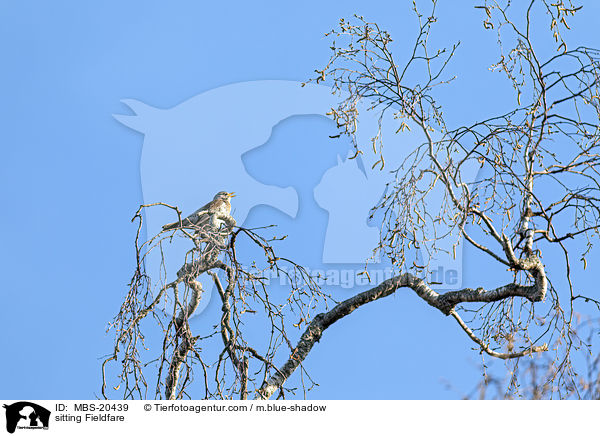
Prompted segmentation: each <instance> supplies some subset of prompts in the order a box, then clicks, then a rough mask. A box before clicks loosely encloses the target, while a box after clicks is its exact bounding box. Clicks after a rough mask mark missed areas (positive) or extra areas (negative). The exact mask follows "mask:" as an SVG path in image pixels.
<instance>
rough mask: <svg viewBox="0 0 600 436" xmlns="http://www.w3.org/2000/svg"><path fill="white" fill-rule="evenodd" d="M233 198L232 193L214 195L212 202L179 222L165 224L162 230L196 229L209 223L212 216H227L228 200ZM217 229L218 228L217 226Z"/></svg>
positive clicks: (228, 210)
mask: <svg viewBox="0 0 600 436" xmlns="http://www.w3.org/2000/svg"><path fill="white" fill-rule="evenodd" d="M231 197H235V193H234V192H226V191H221V192H218V193H217V195H215V198H213V200H212V201H210V202H208V203H206V204H205V205H204V206H202V207H201V208H200V209H198V210H197V211H196V212H194V213H193V214H191V215H190V216H188V217H187V218H185V219H183V220H181V224H180V223H179V222H174V223H170V224H165V225H164V226H163V230H171V229H177V228H184V227H187V228H195V229H198V228H200V227H202V226H204V225H206V224H208V223H209V222H210V221H211V217H212V216H213V215H214V214H223V215H229V212H230V211H231V203H230V202H229V199H230V198H231ZM217 227H218V226H217Z"/></svg>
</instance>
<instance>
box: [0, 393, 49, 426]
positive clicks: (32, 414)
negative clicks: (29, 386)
mask: <svg viewBox="0 0 600 436" xmlns="http://www.w3.org/2000/svg"><path fill="white" fill-rule="evenodd" d="M3 407H4V408H5V409H6V411H5V413H6V431H8V432H9V433H14V432H15V429H19V430H21V429H26V430H38V429H44V430H47V429H48V424H49V423H50V411H49V410H48V409H46V408H44V407H42V406H40V405H37V404H35V403H31V402H29V401H19V402H17V403H13V404H10V405H7V404H4V406H3Z"/></svg>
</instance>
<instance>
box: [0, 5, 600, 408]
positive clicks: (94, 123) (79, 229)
mask: <svg viewBox="0 0 600 436" xmlns="http://www.w3.org/2000/svg"><path fill="white" fill-rule="evenodd" d="M441 3H442V4H441V5H440V8H439V11H438V14H437V15H438V17H439V24H438V25H437V26H436V27H434V32H435V33H434V36H433V38H432V44H433V45H434V46H435V44H437V43H440V42H441V43H447V41H454V40H461V42H462V45H461V47H460V49H459V51H458V53H457V55H456V58H455V60H454V61H453V63H452V64H451V65H450V67H449V68H450V70H449V71H452V72H455V73H456V75H457V76H458V79H457V81H456V82H455V84H454V85H452V87H451V88H448V89H447V90H446V91H444V93H443V95H442V98H443V99H445V100H444V102H446V103H447V104H448V105H449V109H446V115H447V116H448V118H449V121H450V123H459V122H460V123H464V124H466V123H469V122H472V121H474V120H475V119H477V118H479V117H481V116H482V114H486V115H487V114H494V113H496V112H497V111H500V110H503V109H504V108H505V107H506V106H507V105H509V104H512V103H513V100H512V97H509V95H508V93H507V92H506V88H503V87H502V86H496V83H497V82H496V81H497V77H498V76H497V75H492V73H489V72H487V67H488V66H489V65H490V64H491V63H492V62H494V61H495V60H496V59H497V53H498V52H497V50H496V46H495V40H494V35H493V34H492V33H485V32H484V30H483V26H482V24H481V11H477V10H475V9H473V6H474V5H475V4H478V3H473V2H452V1H443V0H442V1H441ZM459 4H460V5H459ZM410 5H411V1H408V0H403V1H382V2H372V3H369V2H365V1H345V2H323V1H314V0H308V1H304V2H236V3H229V2H197V1H192V0H187V1H176V2H156V1H141V0H136V1H129V2H123V1H113V0H110V1H103V2H94V3H92V2H76V1H70V2H69V1H51V2H49V1H19V2H16V1H12V2H9V1H5V0H4V1H1V2H0V20H1V22H0V53H1V56H2V69H1V70H0V96H1V100H0V111H1V114H0V126H1V128H0V144H1V145H0V147H1V151H2V156H1V159H0V193H1V199H2V214H0V223H1V228H2V229H3V231H2V234H1V237H0V271H1V276H2V284H1V286H0V292H1V295H2V305H1V306H0V322H1V323H2V327H3V330H4V332H3V334H2V335H0V344H1V346H2V349H3V350H4V358H3V359H2V363H0V368H1V371H0V397H2V398H38V399H51V398H54V399H89V398H95V396H96V395H99V386H100V363H101V356H103V355H104V354H106V353H108V352H109V351H110V350H111V345H112V335H105V328H106V324H107V322H109V321H110V320H111V319H112V317H113V316H114V315H115V313H116V312H117V311H118V308H119V305H120V303H121V300H122V298H123V296H124V295H125V292H126V290H127V286H126V285H127V283H128V282H129V279H130V277H131V274H132V271H133V267H134V255H133V252H132V243H133V239H134V236H135V226H134V224H132V223H130V219H131V217H132V216H133V213H134V212H135V210H136V209H137V207H138V205H139V204H140V203H141V202H142V200H143V197H142V188H141V183H140V155H141V149H142V143H143V136H142V135H141V134H139V133H137V132H134V131H133V130H131V129H128V128H127V127H125V126H123V125H121V124H119V123H118V122H117V121H116V120H115V119H114V118H113V117H112V114H115V113H127V109H126V108H124V106H123V105H122V103H120V100H121V99H124V98H133V99H138V100H140V101H143V102H145V103H147V104H150V105H152V106H154V107H159V108H170V107H173V106H175V105H177V104H179V103H181V102H183V101H185V100H188V99H190V98H191V97H194V96H196V95H198V94H200V93H202V92H205V91H208V90H211V89H213V88H217V87H220V86H223V85H228V84H232V83H236V82H242V81H250V80H264V79H284V80H298V81H303V80H306V79H307V78H309V77H311V75H312V74H313V70H314V69H315V68H320V67H322V66H323V65H324V63H325V62H326V60H327V58H328V55H329V44H328V41H327V40H326V39H324V38H323V34H324V32H326V31H328V30H329V29H330V28H332V27H333V26H335V25H336V23H337V21H338V19H339V18H340V17H349V16H351V15H352V14H353V13H358V14H361V15H363V16H364V17H365V18H366V19H368V20H370V21H376V22H378V23H379V24H380V25H381V26H382V27H383V28H386V29H388V30H389V31H390V33H391V34H392V36H393V37H394V39H395V42H396V44H399V45H401V44H402V41H403V40H407V41H409V42H412V37H413V35H414V31H415V22H414V16H413V14H412V13H411V11H410ZM453 8H454V9H453ZM599 14H600V5H599V4H597V3H595V2H591V1H588V2H586V4H585V7H584V11H583V13H581V14H579V16H578V17H577V18H576V19H574V20H573V21H572V23H573V24H572V27H573V28H574V29H575V30H574V31H573V35H572V37H573V38H574V39H575V40H576V41H578V42H581V43H585V44H586V45H589V46H595V47H600V34H599V33H598V28H597V17H598V16H599ZM331 130H332V126H331V124H330V123H328V122H327V121H326V120H324V119H321V118H319V117H307V118H304V119H298V118H296V119H290V120H288V121H286V122H285V123H282V124H281V125H280V126H279V130H278V131H275V132H274V135H273V137H272V138H271V141H270V142H269V143H268V144H267V145H266V147H272V148H273V150H279V151H280V152H281V147H291V146H298V147H300V146H302V145H303V144H311V145H310V146H311V147H315V148H313V149H312V150H314V151H315V152H316V151H319V147H325V146H326V145H327V144H331V143H330V142H328V141H327V138H326V137H327V135H328V134H331V133H332V132H331ZM278 135H280V136H278ZM286 138H287V139H286ZM289 138H294V140H293V141H291V140H290V139H289ZM319 141H321V142H319ZM335 153H336V150H334V151H333V153H328V152H323V153H322V154H323V161H322V162H324V165H325V168H327V167H330V166H333V165H335ZM316 156H317V157H318V156H319V154H317V155H316ZM298 158H299V159H300V158H301V156H300V157H298ZM259 160H260V159H258V161H259ZM258 161H257V160H256V159H254V158H253V157H252V156H251V155H249V156H248V157H247V159H246V160H245V164H246V165H247V168H248V172H249V173H250V174H251V175H253V176H255V177H256V178H257V179H260V178H261V177H263V178H264V180H261V181H264V182H265V183H267V182H272V183H275V182H276V180H275V179H277V177H281V175H279V176H276V175H272V177H273V180H272V181H271V180H269V177H270V175H269V174H266V175H265V174H264V172H263V173H260V174H259V173H258V172H257V171H256V168H254V169H253V165H258V163H257V162H258ZM253 162H254V163H253ZM315 171H317V170H315ZM321 172H322V170H321ZM317 173H318V171H317V172H309V173H307V177H304V178H303V177H299V176H298V175H297V174H296V176H294V174H293V173H290V174H289V178H288V179H287V182H288V183H287V184H288V185H289V186H293V187H294V188H295V189H296V191H297V192H298V194H299V197H300V212H299V215H298V217H297V218H296V220H295V221H294V220H292V219H291V218H289V217H285V216H283V215H282V214H280V213H278V212H276V211H273V210H269V209H268V208H265V207H262V208H257V209H256V210H254V211H253V212H252V214H251V215H250V218H249V220H250V222H252V223H253V224H259V223H263V224H264V221H267V220H274V219H277V220H280V222H281V224H282V226H283V227H284V228H285V229H287V230H290V231H294V229H295V230H297V231H298V232H307V233H306V235H307V237H306V239H305V240H304V242H305V243H299V242H291V243H290V244H291V245H290V247H291V248H295V250H296V252H297V256H296V257H297V258H300V259H302V258H312V257H311V256H312V255H313V254H314V253H312V251H311V250H316V251H318V248H315V246H317V247H318V244H319V243H321V241H320V238H323V228H322V221H323V219H326V218H324V217H325V215H324V213H325V212H324V211H323V210H322V209H320V208H319V206H318V205H317V204H316V203H315V201H314V199H313V198H312V197H311V191H312V187H314V185H315V183H316V182H317V181H318V178H317V180H315V174H317ZM278 180H280V179H278ZM231 189H232V190H235V187H232V188H231ZM213 194H214V193H213V192H210V193H205V194H204V195H202V196H201V198H203V199H206V200H208V199H210V198H211V197H212V195H213ZM199 205H200V204H199ZM311 220H312V221H311ZM319 220H321V221H319ZM319 223H321V224H319ZM286 226H287V227H286ZM315 226H317V227H315ZM319 226H321V227H319ZM315 228H316V229H318V231H316V232H315V233H310V234H309V233H308V232H310V231H312V230H310V229H315ZM309 236H310V237H309ZM306 241H310V242H311V243H310V244H309V243H307V242H306ZM294 244H296V245H294ZM311 253H312V254H311ZM595 259H597V256H596V257H595ZM484 267H485V265H484V264H482V263H480V262H479V261H477V260H476V257H475V256H474V253H469V252H466V253H465V262H464V270H463V273H464V279H465V284H467V285H471V286H477V285H479V284H480V282H479V281H478V277H479V276H478V274H480V273H481V270H482V268H484ZM486 276H487V279H488V283H491V284H498V285H499V284H501V283H494V278H495V276H494V275H493V273H491V272H490V274H486ZM488 283H484V284H488ZM580 285H581V286H582V287H583V288H588V289H591V287H592V284H591V279H590V280H588V279H582V281H581V282H580ZM345 292H346V293H343V292H341V291H340V293H338V294H337V296H338V297H340V296H345V295H346V296H350V295H351V292H352V291H351V290H345ZM471 347H472V343H471V342H470V341H469V340H468V338H466V336H464V334H463V333H462V332H461V331H459V329H458V326H457V325H456V324H455V323H454V322H453V321H451V320H450V319H446V318H445V317H443V316H442V315H441V314H440V313H438V312H437V311H435V310H433V309H431V308H430V307H428V306H427V305H426V304H425V303H424V302H422V301H420V300H418V298H417V297H416V296H415V295H412V294H411V293H409V292H399V293H398V294H397V295H396V296H393V297H391V298H388V299H385V300H383V301H379V302H376V303H374V304H370V305H368V307H364V308H362V309H361V310H359V311H357V312H356V313H354V314H353V315H352V316H351V317H349V318H347V319H345V320H343V321H342V322H340V323H339V325H336V326H334V327H333V328H331V329H329V330H328V331H327V332H326V333H325V335H324V337H323V339H322V340H321V342H320V344H318V345H317V346H316V347H315V349H314V350H313V352H312V354H311V356H310V358H309V360H308V361H307V362H306V364H307V366H308V368H309V369H310V370H311V371H312V375H313V377H314V378H315V379H316V381H318V383H319V384H320V387H318V388H317V389H316V390H315V391H313V392H312V393H311V397H312V398H328V399H342V398H357V399H358V398H366V399H370V398H381V399H386V398H398V399H417V398H431V399H449V398H457V397H459V394H457V393H456V392H454V391H450V390H448V389H446V387H445V385H444V383H442V380H443V379H446V380H449V381H451V382H452V383H453V384H454V385H455V386H456V387H457V389H458V390H459V391H463V392H464V391H467V390H469V389H470V388H471V387H472V386H473V385H474V383H476V381H477V380H478V375H479V371H478V369H477V365H478V364H479V362H480V357H479V354H478V353H477V352H474V351H471V350H470V349H471ZM340 357H343V359H344V363H343V364H342V360H341V359H340Z"/></svg>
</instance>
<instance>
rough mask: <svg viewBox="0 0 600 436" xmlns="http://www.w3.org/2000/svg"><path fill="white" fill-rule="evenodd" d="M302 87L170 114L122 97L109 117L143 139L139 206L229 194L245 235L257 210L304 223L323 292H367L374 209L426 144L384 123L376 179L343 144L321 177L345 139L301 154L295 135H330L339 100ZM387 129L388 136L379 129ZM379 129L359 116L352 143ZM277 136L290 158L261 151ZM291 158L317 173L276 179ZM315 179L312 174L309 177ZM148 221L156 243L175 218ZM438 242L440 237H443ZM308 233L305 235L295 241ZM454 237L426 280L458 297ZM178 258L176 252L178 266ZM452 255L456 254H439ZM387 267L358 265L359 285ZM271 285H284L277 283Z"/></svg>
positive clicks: (213, 99) (193, 203)
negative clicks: (318, 131) (124, 110)
mask: <svg viewBox="0 0 600 436" xmlns="http://www.w3.org/2000/svg"><path fill="white" fill-rule="evenodd" d="M300 85H301V83H300V82H295V81H283V80H263V81H253V82H242V83H236V84H232V85H227V86H223V87H220V88H216V89H212V90H209V91H207V92H204V93H202V94H200V95H197V96H195V97H192V98H190V99H189V100H187V101H184V102H183V103H181V104H179V105H177V106H175V107H172V108H169V109H160V108H156V107H153V106H151V105H148V104H146V103H143V102H141V101H139V100H134V99H125V100H122V102H123V103H124V104H125V105H126V106H127V107H128V108H129V109H130V110H131V111H132V112H133V114H128V115H125V114H116V115H114V117H115V118H116V119H117V120H118V121H119V122H120V123H122V124H123V125H125V126H127V127H129V128H131V129H133V130H135V131H137V132H140V133H142V134H143V135H144V137H143V145H142V153H141V161H140V165H141V168H140V174H141V185H142V191H143V196H144V203H145V204H150V203H156V202H164V203H168V204H171V205H176V206H178V207H179V209H180V210H182V211H183V213H184V214H187V213H189V212H192V211H194V210H196V209H197V208H198V207H199V206H201V205H202V204H204V203H205V202H206V201H207V199H210V197H211V196H212V195H213V194H214V193H215V192H219V191H222V190H228V191H235V193H236V197H235V199H234V200H233V201H232V211H231V213H232V216H234V218H235V219H236V221H237V223H238V225H241V226H244V223H245V222H246V221H247V219H248V217H249V216H250V215H251V212H252V211H253V210H256V208H262V209H261V210H268V211H270V213H271V215H270V216H269V217H268V218H269V219H264V220H262V222H263V225H270V224H278V225H279V223H280V222H282V221H284V220H286V219H287V220H288V221H293V220H299V219H303V220H309V221H310V222H311V225H310V227H309V230H308V233H310V236H311V237H314V238H315V239H311V240H310V241H311V242H313V241H317V243H316V244H317V245H320V246H318V247H317V248H316V249H315V250H313V251H311V253H310V256H308V255H307V257H309V258H308V259H307V260H306V261H305V262H304V264H305V265H306V266H308V267H310V268H311V269H312V270H313V272H314V271H316V272H317V274H318V275H319V276H320V277H321V279H322V284H326V285H327V286H340V287H341V288H350V287H353V286H355V285H362V284H364V285H365V286H366V285H368V282H366V283H363V282H364V281H365V280H364V277H359V276H358V274H359V273H360V272H361V271H364V270H365V262H366V261H367V260H368V259H369V258H370V256H371V255H372V252H373V249H374V248H375V247H376V246H377V244H378V242H379V238H380V230H381V229H380V227H381V217H378V216H375V217H371V216H370V211H371V209H372V208H373V207H374V206H376V205H377V204H378V203H379V202H380V201H381V199H382V197H383V196H384V194H385V192H386V186H387V184H388V183H389V182H390V180H391V179H392V178H393V176H392V174H391V171H390V169H392V168H397V167H398V166H399V165H401V164H402V162H403V161H404V160H405V159H406V157H407V156H408V155H409V154H410V152H411V151H412V150H413V149H414V147H415V146H417V145H419V144H420V143H422V142H423V141H422V138H420V137H419V136H418V133H413V132H403V133H402V134H395V130H394V129H395V128H394V127H393V126H394V124H393V123H383V126H384V127H383V129H384V130H383V131H382V132H381V134H382V135H383V136H385V138H386V153H387V154H386V170H385V171H382V170H380V169H379V168H375V169H374V168H373V167H374V166H376V165H375V161H376V159H378V157H377V156H375V155H373V156H370V155H369V154H368V153H364V154H363V155H361V156H360V157H359V158H357V159H349V158H348V157H349V156H350V155H351V154H353V153H351V151H350V147H349V144H348V148H346V149H345V151H342V152H340V151H339V149H338V150H337V151H334V153H337V158H334V159H333V160H332V161H331V164H330V166H329V167H324V168H323V167H319V168H317V165H318V163H317V162H322V161H324V160H325V159H324V156H325V155H326V153H330V152H331V150H332V149H333V147H334V146H333V145H332V144H335V143H334V142H333V141H338V142H337V144H340V143H341V142H340V141H344V138H343V137H342V138H339V139H329V138H328V137H327V135H323V136H324V138H325V139H322V140H323V141H329V142H327V143H326V144H327V145H326V146H323V145H322V144H321V147H320V148H318V147H316V146H315V145H314V144H313V143H314V142H315V141H314V138H312V137H310V138H308V136H307V138H308V139H307V140H306V142H304V143H302V142H301V143H299V144H298V143H297V141H298V138H297V136H299V135H302V134H307V133H306V132H309V131H311V128H312V127H313V126H314V122H315V119H316V118H318V119H319V120H320V122H321V123H323V122H324V121H325V122H328V123H331V125H332V129H335V125H334V123H333V121H331V120H329V119H328V118H327V117H325V116H324V114H326V113H327V112H328V111H329V110H330V109H331V108H332V107H335V106H336V105H337V102H338V101H339V99H340V96H339V95H332V94H331V88H330V87H328V86H324V85H316V84H307V85H306V86H300ZM303 116H304V118H302V117H303ZM307 116H308V117H307ZM311 116H312V118H311ZM290 120H294V122H295V123H296V124H298V123H300V125H301V126H302V123H305V126H304V128H301V127H300V128H299V127H298V126H297V125H296V130H293V131H292V130H291V129H290V128H288V129H287V130H286V123H289V122H290ZM311 122H313V124H312V125H311V124H310V123H311ZM287 125H289V124H287ZM387 125H389V127H385V126H387ZM379 127H380V120H378V117H377V115H376V114H374V112H373V111H365V112H364V116H362V117H361V122H360V126H359V129H358V138H357V139H358V141H359V142H362V143H369V141H370V138H371V137H372V136H373V135H374V134H375V132H376V131H377V129H378V128H379ZM385 129H391V130H389V131H386V130H385ZM416 130H417V129H415V131H416ZM278 135H279V136H278ZM285 135H288V136H285ZM307 135H308V134H307ZM275 136H276V137H277V138H276V139H277V140H278V141H279V142H278V143H279V144H283V145H281V146H280V148H284V147H288V148H287V150H283V151H281V150H278V149H275V150H274V149H273V148H272V147H271V148H269V147H265V144H268V143H269V141H271V140H272V138H273V137H275ZM294 141H296V142H294ZM292 143H293V144H294V147H296V149H294V150H293V151H292V150H291V149H290V147H292V145H290V144H292ZM297 148H301V149H302V152H303V153H305V154H304V155H302V156H303V157H306V158H307V159H310V158H311V156H312V157H313V158H314V159H313V161H314V164H305V167H304V170H305V171H306V177H305V178H304V179H298V180H295V181H294V182H293V183H290V182H289V181H286V180H284V179H285V177H284V176H285V174H283V175H282V173H281V171H279V172H278V168H279V167H284V168H293V166H294V164H295V162H294V159H297V156H298V155H297V154H296V155H294V154H293V153H296V152H297ZM249 156H250V157H252V159H249V158H248V157H249ZM253 156H256V157H255V158H254V157H253ZM294 156H295V157H294ZM309 162H310V161H309ZM388 168H389V169H388ZM477 170H478V168H477V167H473V168H464V169H463V172H464V180H469V179H470V180H471V181H474V180H475V179H476V176H477ZM314 171H319V173H318V174H313V172H314ZM436 195H437V194H435V193H432V194H431V195H430V196H429V201H430V202H431V203H432V207H436V205H435V203H436V201H438V199H437V198H436ZM441 201H442V200H441V194H440V198H439V202H440V203H441ZM311 207H312V208H311ZM265 208H267V209H265ZM145 212H146V217H145V225H146V231H147V233H148V235H154V234H156V233H158V232H159V231H160V229H161V227H162V225H164V224H165V223H169V222H172V221H173V218H174V217H173V215H172V211H170V210H168V209H167V208H151V209H146V211H145ZM271 217H276V218H277V219H274V218H271ZM265 221H268V222H265ZM443 233H444V232H443V229H440V234H443ZM306 234H307V231H306V230H304V232H303V235H306ZM290 236H294V235H290ZM296 236H297V237H302V236H298V235H296ZM453 236H454V235H450V236H449V237H448V238H446V239H443V238H442V239H440V240H438V241H437V248H438V249H439V252H440V253H443V254H444V255H443V256H439V258H435V257H434V258H431V259H428V268H427V271H426V272H425V273H424V274H427V275H428V277H427V279H430V280H431V282H432V285H433V286H437V285H440V286H443V287H444V289H459V288H460V287H461V285H462V249H460V250H456V249H455V247H454V245H455V244H456V237H454V239H453ZM175 243H176V242H175ZM312 245H315V243H312ZM187 249H188V248H187V246H184V244H182V245H181V247H180V251H181V253H182V256H184V255H185V250H187ZM307 250H308V249H307ZM452 252H454V256H448V255H446V254H447V253H452ZM413 254H414V259H407V261H410V262H413V261H414V262H415V263H418V264H421V263H422V259H423V256H422V254H423V253H419V252H417V251H415V253H413ZM181 259H182V257H178V256H172V257H171V258H169V259H159V258H158V257H157V258H155V259H153V258H152V257H149V258H148V259H147V260H146V262H147V263H146V268H147V269H149V270H153V271H166V272H167V274H169V273H171V272H172V271H177V269H178V268H179V267H180V262H181ZM153 262H154V263H153ZM162 262H164V263H162ZM389 266H390V265H387V264H384V261H382V260H380V259H379V258H373V259H371V260H370V262H369V265H368V267H367V268H368V276H370V277H371V278H374V279H375V282H377V280H379V278H380V277H384V278H387V275H389V274H391V269H390V268H389ZM350 275H352V278H350ZM429 275H431V277H429ZM269 279H272V280H279V279H280V280H284V278H283V277H282V278H279V279H275V278H273V277H269ZM199 280H202V278H200V279H199ZM205 280H206V281H205V282H203V283H202V285H203V288H204V289H206V290H209V289H212V286H213V284H212V282H211V281H210V278H207V279H205ZM209 300H210V292H207V293H205V294H204V296H203V298H202V301H201V303H200V307H199V308H198V310H197V313H200V312H201V311H202V310H203V309H204V308H205V307H206V305H208V302H209Z"/></svg>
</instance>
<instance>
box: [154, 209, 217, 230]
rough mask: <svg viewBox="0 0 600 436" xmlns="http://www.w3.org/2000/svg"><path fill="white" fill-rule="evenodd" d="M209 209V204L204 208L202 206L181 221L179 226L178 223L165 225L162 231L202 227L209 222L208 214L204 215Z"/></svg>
mask: <svg viewBox="0 0 600 436" xmlns="http://www.w3.org/2000/svg"><path fill="white" fill-rule="evenodd" d="M209 207H210V203H208V204H205V205H204V206H202V207H201V208H200V209H198V210H197V211H196V212H194V213H193V214H191V215H190V216H188V217H187V218H184V219H182V220H181V225H179V221H176V222H174V223H170V224H165V225H164V226H163V230H171V229H176V228H183V227H198V226H202V225H204V224H206V223H207V222H208V220H209V217H208V214H207V213H206V211H207V210H208V209H209Z"/></svg>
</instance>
